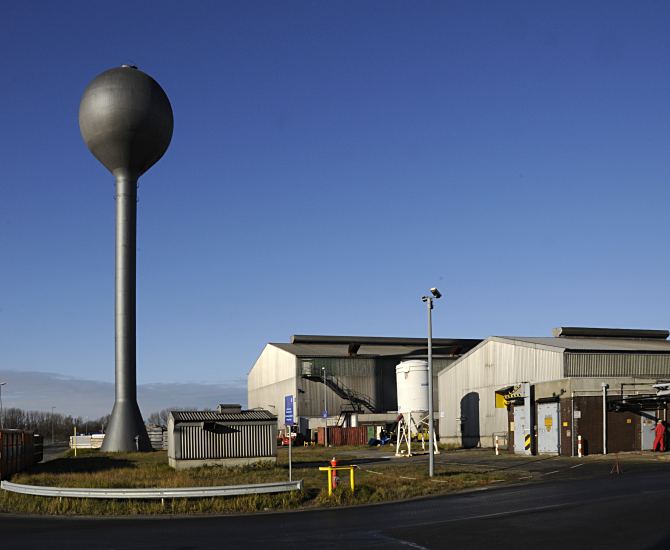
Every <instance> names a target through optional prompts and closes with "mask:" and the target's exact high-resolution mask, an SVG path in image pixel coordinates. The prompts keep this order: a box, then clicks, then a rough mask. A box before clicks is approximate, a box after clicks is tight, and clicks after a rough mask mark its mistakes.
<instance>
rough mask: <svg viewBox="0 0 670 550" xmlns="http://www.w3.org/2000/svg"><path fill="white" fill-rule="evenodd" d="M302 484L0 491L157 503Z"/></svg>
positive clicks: (7, 485)
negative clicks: (159, 501)
mask: <svg viewBox="0 0 670 550" xmlns="http://www.w3.org/2000/svg"><path fill="white" fill-rule="evenodd" d="M302 487H303V481H302V479H301V480H300V481H280V482H276V483H258V484H253V485H228V486H219V487H176V488H170V489H158V488H149V489H78V488H73V487H44V486H39V485H23V484H20V483H11V482H9V481H2V482H1V483H0V489H4V490H5V491H11V492H12V493H21V494H23V495H34V496H41V497H60V498H62V497H69V498H111V499H158V498H160V499H161V500H163V499H166V498H207V497H230V496H238V495H252V494H263V493H286V492H289V491H302Z"/></svg>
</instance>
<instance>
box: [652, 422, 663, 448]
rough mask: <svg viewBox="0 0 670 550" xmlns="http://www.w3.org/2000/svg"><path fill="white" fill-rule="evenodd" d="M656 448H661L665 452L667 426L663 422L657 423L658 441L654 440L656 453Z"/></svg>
mask: <svg viewBox="0 0 670 550" xmlns="http://www.w3.org/2000/svg"><path fill="white" fill-rule="evenodd" d="M656 447H660V451H661V452H665V426H664V425H663V421H662V420H659V421H658V422H657V423H656V439H654V451H655V450H656Z"/></svg>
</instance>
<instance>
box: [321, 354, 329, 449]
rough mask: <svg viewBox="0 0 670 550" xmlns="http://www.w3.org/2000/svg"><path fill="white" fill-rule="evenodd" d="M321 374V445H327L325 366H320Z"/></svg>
mask: <svg viewBox="0 0 670 550" xmlns="http://www.w3.org/2000/svg"><path fill="white" fill-rule="evenodd" d="M321 374H322V375H323V425H324V428H323V446H324V447H328V403H327V402H326V367H321Z"/></svg>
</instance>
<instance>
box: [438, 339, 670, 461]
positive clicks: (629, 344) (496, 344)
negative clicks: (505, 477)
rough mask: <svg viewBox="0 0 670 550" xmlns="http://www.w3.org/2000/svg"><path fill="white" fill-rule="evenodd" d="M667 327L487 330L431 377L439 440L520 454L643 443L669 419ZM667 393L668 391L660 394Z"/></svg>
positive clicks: (618, 448)
mask: <svg viewBox="0 0 670 550" xmlns="http://www.w3.org/2000/svg"><path fill="white" fill-rule="evenodd" d="M669 334H670V333H668V331H665V330H629V329H602V328H575V327H562V328H559V329H554V332H553V337H549V338H536V337H518V336H513V337H509V336H508V337H498V336H492V337H490V338H487V339H486V340H484V341H483V342H482V343H481V344H479V345H478V346H476V347H475V348H473V349H472V350H470V351H469V352H468V353H466V354H465V355H463V357H461V358H460V359H458V360H456V361H455V362H453V363H452V364H451V365H449V366H448V367H447V368H446V369H444V370H443V371H442V372H440V374H439V375H438V392H439V397H440V399H439V403H440V405H439V416H440V428H439V433H440V441H441V442H443V443H456V444H458V445H462V446H464V447H475V446H491V445H493V444H494V441H495V437H496V436H498V437H499V441H501V442H502V443H503V444H504V443H505V442H506V443H507V445H508V447H509V449H510V450H514V451H515V452H518V453H526V454H530V453H540V454H562V455H568V456H569V455H572V454H575V453H576V446H577V436H578V435H581V436H582V439H583V445H584V450H585V451H586V452H590V453H602V452H603V451H605V452H617V451H633V450H646V449H651V445H652V442H653V438H654V434H653V428H654V425H655V423H656V421H657V420H658V419H661V420H665V419H666V418H667V410H668V405H667V399H668V396H667V395H666V396H664V395H662V394H663V392H660V393H659V392H657V388H655V387H654V386H655V385H656V384H658V382H660V381H663V380H668V379H670V342H669V341H668V340H667V338H668V335H669ZM665 393H670V392H665Z"/></svg>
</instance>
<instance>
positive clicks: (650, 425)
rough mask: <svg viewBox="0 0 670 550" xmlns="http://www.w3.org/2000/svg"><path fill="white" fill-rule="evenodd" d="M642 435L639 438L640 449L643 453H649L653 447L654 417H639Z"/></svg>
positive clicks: (654, 433)
mask: <svg viewBox="0 0 670 550" xmlns="http://www.w3.org/2000/svg"><path fill="white" fill-rule="evenodd" d="M641 420H642V422H640V425H641V426H642V435H641V437H640V443H641V445H640V448H641V449H642V450H643V451H651V450H652V449H653V447H654V438H655V437H656V419H655V418H654V417H651V418H648V417H646V416H643V417H641Z"/></svg>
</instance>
